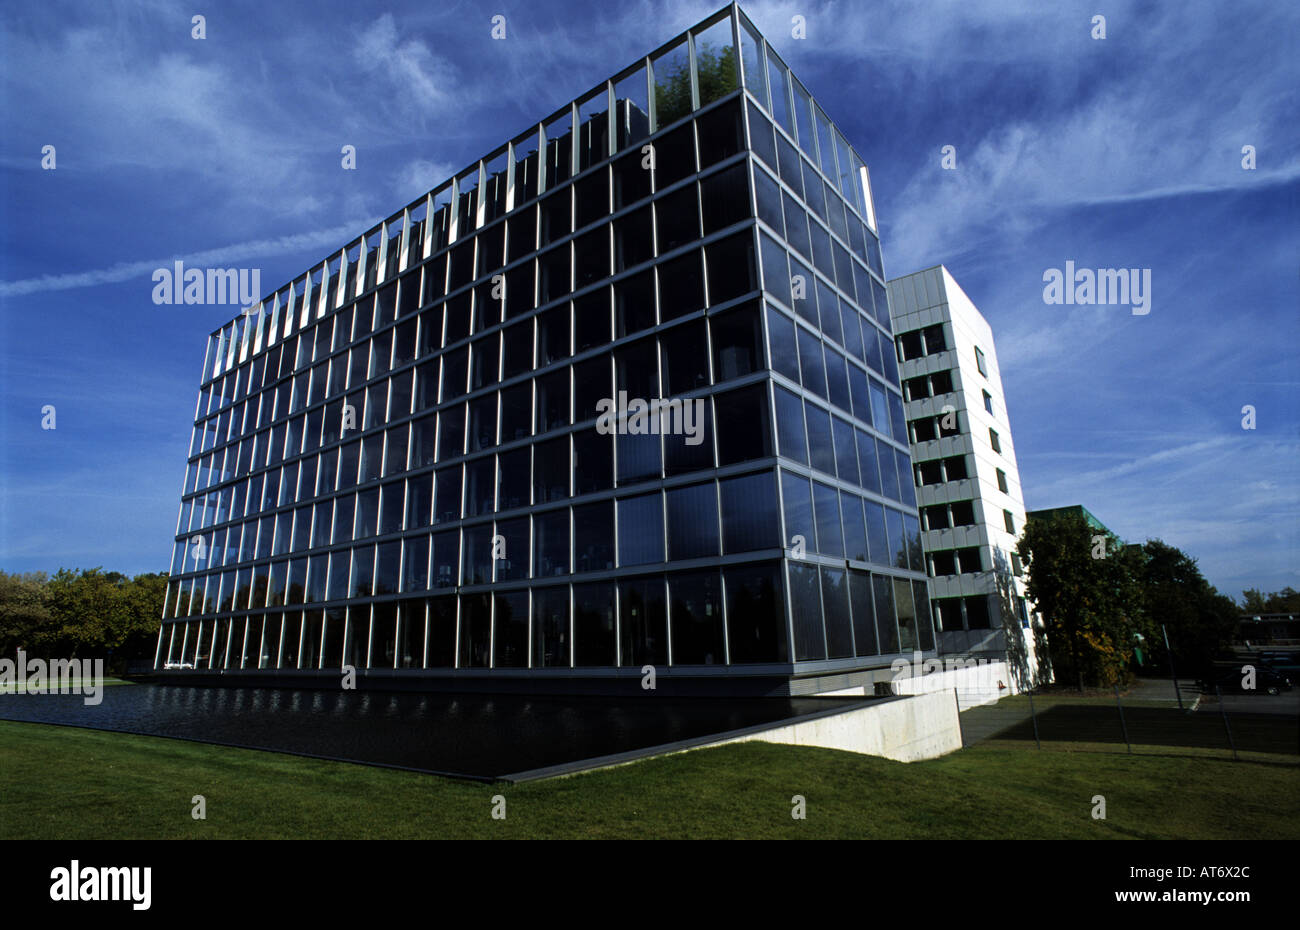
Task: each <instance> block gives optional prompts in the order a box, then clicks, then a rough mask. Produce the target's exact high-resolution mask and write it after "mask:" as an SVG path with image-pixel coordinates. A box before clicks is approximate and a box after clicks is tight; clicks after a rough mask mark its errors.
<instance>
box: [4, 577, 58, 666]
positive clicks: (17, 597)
mask: <svg viewBox="0 0 1300 930" xmlns="http://www.w3.org/2000/svg"><path fill="white" fill-rule="evenodd" d="M45 582H46V577H45V573H44V572H31V573H28V574H22V575H11V574H8V573H7V572H0V654H2V655H13V654H14V653H15V652H16V651H17V650H18V649H19V648H21V647H23V646H24V644H26V643H30V642H33V641H34V640H35V639H37V638H38V637H39V636H41V635H42V632H43V631H44V630H46V629H47V628H48V627H49V626H50V624H51V623H52V622H53V615H52V614H51V613H50V608H49V604H48V602H47V598H46V595H45Z"/></svg>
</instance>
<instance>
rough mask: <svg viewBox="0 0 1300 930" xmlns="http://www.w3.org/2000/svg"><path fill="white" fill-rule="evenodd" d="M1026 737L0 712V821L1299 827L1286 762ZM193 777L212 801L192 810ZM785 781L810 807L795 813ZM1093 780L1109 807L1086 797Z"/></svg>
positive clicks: (969, 829)
mask: <svg viewBox="0 0 1300 930" xmlns="http://www.w3.org/2000/svg"><path fill="white" fill-rule="evenodd" d="M1030 745H1031V746H1032V743H1031V744H1030ZM1023 746H1024V744H1023V743H1020V744H1012V745H1010V746H989V745H982V746H978V747H975V748H972V749H965V750H962V751H960V752H957V753H953V754H951V755H949V756H946V757H944V758H942V759H935V760H931V761H928V762H917V763H912V764H909V765H904V764H902V763H898V762H891V761H889V760H886V759H879V758H875V757H871V756H862V755H857V754H853V753H846V752H839V751H836V750H830V749H817V748H811V747H797V746H778V745H773V744H768V743H760V742H750V743H740V744H734V745H728V746H721V747H717V748H713V749H702V750H696V751H693V752H687V753H680V754H676V755H672V756H664V757H660V758H656V759H649V760H645V761H642V762H638V763H634V764H631V765H625V766H620V767H617V768H613V769H606V770H602V771H597V772H589V773H586V774H582V775H575V776H571V777H568V778H561V779H552V780H548V781H543V782H530V783H526V784H521V785H507V784H504V783H498V784H495V785H482V784H471V783H467V782H460V781H455V780H450V779H444V778H438V777H435V776H430V775H420V774H415V773H411V772H402V771H396V770H391V769H381V768H374V767H370V766H363V765H353V764H349V763H341V762H326V761H321V760H316V759H305V758H300V757H297V756H289V755H282V754H278V753H268V752H258V751H255V750H244V749H231V748H226V747H220V746H208V745H204V744H200V743H189V742H183V741H178V740H168V739H161V738H156V737H148V736H133V735H127V734H120V733H108V732H100V731H95V730H81V729H74V728H68V727H55V726H46V725H43V724H29V723H16V722H8V721H0V755H3V756H4V758H5V759H6V762H5V765H4V766H3V768H0V839H22V838H58V839H106V838H128V837H138V838H168V839H174V838H244V839H263V838H400V839H417V838H529V837H537V838H540V837H556V838H559V837H566V838H639V839H645V838H679V837H680V838H706V837H708V838H727V837H752V838H792V839H793V838H852V839H876V838H931V839H958V838H1017V839H1020V838H1078V839H1087V838H1103V839H1114V838H1140V839H1163V838H1191V839H1228V838H1241V839H1244V838H1252V839H1258V838H1279V839H1281V838H1289V839H1296V838H1300V776H1298V775H1297V770H1296V769H1295V768H1292V767H1289V766H1285V765H1271V764H1260V763H1252V762H1240V763H1233V762H1230V761H1224V760H1220V759H1212V758H1197V757H1168V756H1127V755H1123V754H1118V753H1113V752H1112V753H1108V754H1100V753H1087V752H1036V751H1034V750H1033V749H1025V748H1023ZM199 794H201V795H203V796H204V797H205V799H206V806H207V819H206V820H194V819H192V817H191V814H190V812H191V799H192V797H193V796H194V795H199ZM796 794H797V795H802V796H803V797H804V798H805V799H806V803H807V819H805V820H794V819H792V818H791V816H790V812H791V797H792V796H793V795H796ZM1098 794H1100V795H1104V796H1105V798H1106V806H1107V811H1106V813H1107V819H1105V820H1094V819H1092V816H1091V811H1092V807H1093V802H1092V798H1093V796H1094V795H1098ZM494 795H503V796H504V797H505V798H506V805H507V808H506V812H507V817H506V819H505V820H494V819H492V816H491V811H492V803H493V802H492V798H493V796H494Z"/></svg>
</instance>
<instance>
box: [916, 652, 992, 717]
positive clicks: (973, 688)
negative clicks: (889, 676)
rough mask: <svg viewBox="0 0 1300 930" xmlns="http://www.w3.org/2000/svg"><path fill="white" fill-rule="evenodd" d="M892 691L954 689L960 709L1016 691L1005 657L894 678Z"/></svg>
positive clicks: (948, 691) (925, 691)
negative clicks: (982, 663)
mask: <svg viewBox="0 0 1300 930" xmlns="http://www.w3.org/2000/svg"><path fill="white" fill-rule="evenodd" d="M891 685H892V687H893V690H894V693H895V694H936V693H940V692H943V693H946V694H947V695H949V696H950V697H951V696H952V693H953V691H956V692H957V700H958V701H960V703H961V709H962V710H966V709H967V708H968V707H976V706H979V705H981V704H996V703H997V702H998V700H999V699H1000V698H1004V697H1007V696H1008V695H1012V694H1015V693H1016V684H1015V679H1013V678H1012V676H1011V669H1010V668H1009V667H1008V666H1007V663H1006V662H1004V661H1001V660H999V661H996V662H989V663H987V664H986V665H977V666H975V667H973V668H971V667H967V668H957V669H945V670H944V671H941V672H940V671H935V672H930V673H929V674H926V675H918V676H916V677H904V678H897V679H895V680H894V681H893V682H891Z"/></svg>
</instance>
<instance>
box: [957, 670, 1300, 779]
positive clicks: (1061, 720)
mask: <svg viewBox="0 0 1300 930" xmlns="http://www.w3.org/2000/svg"><path fill="white" fill-rule="evenodd" d="M1162 685H1163V687H1162V688H1160V689H1158V690H1160V691H1163V692H1165V693H1163V694H1161V695H1160V696H1159V697H1153V696H1152V695H1151V691H1152V690H1153V689H1151V688H1149V687H1148V688H1143V687H1134V688H1131V689H1129V690H1127V691H1126V692H1121V691H1120V689H1119V688H1115V689H1113V690H1112V692H1111V693H1106V692H1085V693H1083V694H1078V693H1071V692H1069V691H1065V690H1063V689H1059V688H1052V689H1047V690H1044V689H1039V690H1035V691H1027V692H1022V693H1020V694H1016V695H1013V696H1010V697H1005V698H1002V699H1001V700H999V701H997V702H996V703H980V701H982V700H986V698H984V697H983V696H982V695H971V694H968V693H962V692H960V691H956V690H954V691H953V699H954V700H955V701H956V702H957V706H958V709H959V710H960V711H961V714H960V720H961V728H962V744H963V746H974V745H987V746H1004V747H1006V746H1019V747H1021V748H1036V749H1039V750H1058V751H1060V750H1065V751H1073V752H1118V753H1128V754H1132V755H1188V756H1208V757H1218V758H1229V759H1235V760H1248V761H1272V762H1282V763H1290V764H1300V714H1297V713H1295V712H1294V710H1292V709H1291V708H1292V707H1294V706H1295V703H1294V702H1295V698H1294V697H1292V695H1293V692H1284V693H1283V695H1281V696H1279V697H1269V696H1266V695H1259V696H1253V695H1225V694H1223V693H1221V692H1219V690H1218V689H1217V688H1216V689H1215V690H1214V691H1211V692H1209V693H1202V692H1201V690H1200V688H1198V687H1196V686H1192V685H1188V684H1181V685H1180V686H1178V687H1175V686H1174V685H1173V684H1172V683H1171V682H1167V681H1166V682H1163V683H1162ZM1257 702H1263V703H1257Z"/></svg>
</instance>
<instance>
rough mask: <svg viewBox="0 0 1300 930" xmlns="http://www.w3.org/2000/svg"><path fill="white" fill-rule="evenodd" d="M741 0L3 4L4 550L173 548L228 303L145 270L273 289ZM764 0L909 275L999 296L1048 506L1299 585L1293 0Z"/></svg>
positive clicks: (1010, 370) (61, 553) (0, 283)
mask: <svg viewBox="0 0 1300 930" xmlns="http://www.w3.org/2000/svg"><path fill="white" fill-rule="evenodd" d="M719 5H720V4H718V3H649V2H631V3H619V4H611V3H607V2H605V3H563V4H561V3H553V2H528V3H501V2H492V3H472V2H464V3H450V4H429V3H398V4H391V5H390V4H366V5H364V6H363V5H358V4H346V5H345V4H322V5H318V4H314V3H313V4H290V3H283V4H281V3H277V4H268V3H239V2H232V3H223V4H221V5H220V7H217V6H215V5H213V6H208V7H205V8H203V10H198V12H205V13H206V16H207V38H206V39H204V40H202V41H198V40H194V39H192V38H191V37H190V31H191V24H190V18H191V16H193V15H194V13H195V12H196V9H195V8H194V6H193V4H188V5H178V4H175V3H168V2H161V0H158V2H115V3H102V4H99V3H97V4H87V3H72V4H64V3H47V2H40V3H37V2H24V3H11V4H6V5H5V7H4V8H3V10H2V11H0V76H2V79H3V95H2V96H0V117H2V119H3V124H4V126H5V127H6V132H5V133H4V134H3V136H0V195H2V196H3V213H2V214H0V216H2V217H3V220H2V222H0V232H2V234H3V237H4V247H3V252H2V255H3V258H2V259H0V318H2V320H3V322H2V323H0V327H2V328H0V333H2V334H3V335H2V338H0V569H4V570H6V571H27V570H36V569H41V570H46V571H53V570H55V569H57V568H58V567H60V566H67V567H92V566H95V565H103V566H105V567H106V568H111V569H116V570H120V571H125V572H128V573H134V572H141V571H159V570H163V569H164V568H165V567H166V565H167V563H168V561H169V559H170V552H171V537H172V532H173V527H174V525H175V521H176V511H177V505H178V500H179V487H180V483H181V479H182V476H183V474H184V468H185V462H184V459H185V451H186V449H187V447H188V442H189V433H190V427H191V425H192V421H193V410H194V405H195V397H196V393H197V385H198V379H199V369H200V366H201V363H202V352H203V348H204V340H205V337H206V335H207V333H209V332H210V331H211V330H213V329H215V328H216V327H217V326H218V325H220V324H221V323H223V322H225V321H226V320H228V319H229V318H230V317H231V316H233V313H232V308H230V307H202V306H198V307H196V306H180V307H169V306H163V307H159V306H155V305H154V304H153V303H152V301H151V300H150V294H151V291H152V282H151V280H150V274H151V272H152V270H153V269H154V268H157V267H162V266H170V263H171V262H172V261H173V260H174V259H177V258H181V259H184V260H186V261H187V262H188V263H191V264H194V265H216V266H241V267H258V268H261V273H262V278H261V280H262V290H263V291H264V292H265V291H271V290H274V289H275V288H276V287H278V286H279V285H281V284H282V283H284V282H286V281H288V280H289V279H290V278H291V277H293V276H295V275H296V274H298V273H299V272H301V271H302V270H303V269H305V268H306V267H307V266H308V265H309V264H312V263H319V261H320V260H321V259H322V258H324V257H325V255H326V254H328V253H330V252H332V251H337V249H338V248H339V247H340V246H342V245H343V244H344V243H345V242H347V241H350V240H351V239H352V238H354V237H355V236H356V235H358V234H360V233H362V232H364V231H365V230H367V229H368V228H370V226H371V225H373V224H374V223H375V222H377V221H378V220H380V219H382V218H384V217H386V216H389V215H390V214H392V213H393V212H394V211H396V210H399V209H400V208H401V207H402V206H403V205H404V204H406V203H407V202H408V201H410V200H412V199H414V198H415V197H416V196H418V195H419V194H421V193H423V192H424V191H426V190H427V189H429V188H431V187H432V186H434V185H435V184H437V183H439V182H441V181H442V180H444V179H445V178H446V177H447V176H449V175H450V174H452V173H453V172H455V171H458V170H460V169H461V168H463V167H464V166H465V165H467V164H468V163H469V162H470V161H472V160H474V159H476V158H478V157H480V156H482V155H484V154H486V153H487V152H488V151H489V150H490V149H491V148H493V147H495V146H496V145H498V144H500V143H501V142H503V141H505V140H506V139H507V138H508V137H512V136H514V135H515V134H517V133H518V132H520V131H522V130H523V129H525V128H526V127H527V126H528V125H529V124H530V123H533V122H535V121H537V120H538V119H541V118H542V117H544V116H547V115H549V114H550V112H552V111H553V110H554V109H555V108H556V107H557V106H559V105H562V104H564V103H565V102H567V101H568V100H570V99H572V98H574V97H577V96H578V95H580V94H582V93H583V92H585V91H586V90H588V89H589V88H590V87H591V86H592V85H594V84H595V83H596V82H598V81H600V80H602V79H604V78H605V77H607V76H609V75H611V74H613V73H614V72H615V71H617V70H618V69H620V68H622V67H624V66H626V65H628V64H630V63H631V62H632V61H633V60H635V59H636V58H638V57H640V56H641V55H643V54H645V53H646V52H648V51H650V50H651V49H652V48H654V47H656V46H658V45H659V44H661V43H662V42H664V41H666V40H668V39H670V38H672V37H673V36H674V35H676V34H677V33H678V32H680V31H682V30H684V29H686V28H688V27H689V26H691V25H693V24H694V23H696V22H697V21H699V20H701V19H703V18H705V17H706V16H707V15H708V14H709V13H710V12H712V11H713V10H714V9H716V8H717V6H719ZM742 8H743V9H745V11H746V12H747V13H748V14H749V15H750V16H751V18H752V19H753V20H754V21H755V22H756V23H757V25H758V26H759V28H760V29H761V30H762V31H763V32H764V33H765V35H766V36H767V37H768V39H769V41H771V42H772V43H773V45H774V47H775V48H776V49H777V50H778V51H779V52H780V53H781V55H782V57H783V58H784V59H785V60H786V62H787V64H789V65H790V67H791V68H792V69H793V70H794V71H795V73H796V74H797V75H798V76H799V77H800V78H801V79H802V81H803V82H804V83H805V84H806V85H807V87H808V88H809V90H810V91H811V92H812V93H813V95H814V97H816V98H817V99H818V100H819V101H820V102H821V103H822V105H823V106H824V107H825V109H826V110H827V112H828V113H829V114H830V116H831V118H832V119H833V120H835V121H836V123H837V124H838V125H839V126H840V127H841V129H843V130H844V132H845V133H846V134H847V136H848V137H849V139H850V141H852V143H853V144H854V146H855V147H856V148H857V150H858V151H859V152H860V153H861V154H862V156H863V157H864V158H865V159H866V161H867V163H868V165H869V166H870V168H871V172H872V180H873V184H874V189H875V202H876V209H877V213H878V216H879V219H880V224H881V229H882V241H883V247H884V256H885V265H886V271H887V274H889V275H891V276H896V275H899V274H905V273H908V272H911V271H915V270H917V269H920V268H924V267H928V266H930V265H933V264H937V263H940V262H942V263H944V264H946V265H947V266H948V267H949V268H950V269H951V271H952V272H953V274H954V276H955V277H956V279H957V280H958V281H959V282H960V284H961V285H962V287H963V289H964V290H965V291H966V292H967V293H968V294H969V295H970V297H971V298H972V299H973V300H974V302H975V303H976V305H977V306H979V307H980V309H981V310H982V311H983V313H984V315H985V316H986V317H987V318H988V320H989V322H990V323H991V324H992V326H993V329H994V333H995V335H996V337H997V349H998V355H999V360H1000V364H1001V368H1002V374H1003V379H1004V382H1005V388H1006V394H1007V397H1006V405H1007V409H1008V411H1009V415H1010V419H1011V424H1012V429H1013V433H1014V437H1015V442H1016V447H1017V455H1018V459H1019V466H1020V473H1021V479H1022V483H1023V487H1024V493H1025V500H1026V504H1027V506H1028V507H1029V508H1030V509H1035V508H1040V507H1053V506H1061V505H1066V504H1073V503H1083V504H1084V505H1085V506H1087V507H1088V508H1089V509H1090V510H1091V511H1092V512H1093V513H1095V514H1096V515H1097V516H1098V517H1099V518H1101V519H1102V520H1103V521H1104V522H1105V523H1106V524H1107V525H1109V526H1110V527H1111V528H1112V529H1114V530H1115V531H1116V532H1118V533H1119V534H1120V535H1121V536H1123V537H1124V538H1126V539H1129V540H1135V541H1136V540H1143V539H1146V538H1149V537H1159V538H1162V539H1164V540H1165V541H1166V542H1169V543H1171V544H1173V545H1176V546H1179V547H1180V548H1182V549H1184V550H1186V551H1187V552H1188V553H1189V554H1191V555H1192V556H1194V557H1195V558H1197V559H1198V560H1199V562H1200V565H1201V568H1202V570H1203V571H1204V573H1205V574H1206V576H1207V577H1208V578H1209V580H1210V581H1211V583H1213V584H1215V585H1216V586H1217V587H1219V588H1220V590H1222V591H1224V592H1225V593H1230V594H1232V595H1234V596H1235V595H1239V593H1240V591H1241V590H1242V589H1243V588H1245V587H1260V588H1264V589H1266V590H1275V589H1278V588H1281V587H1283V586H1284V585H1292V586H1294V587H1300V389H1298V388H1300V361H1298V357H1300V356H1298V354H1297V350H1298V349H1300V299H1298V298H1300V280H1298V278H1297V268H1298V263H1297V259H1298V258H1300V249H1298V248H1297V246H1298V245H1300V224H1298V223H1297V217H1298V216H1300V212H1298V210H1297V207H1298V206H1300V204H1298V199H1300V197H1298V192H1300V145H1298V144H1297V143H1298V142H1300V138H1298V137H1300V129H1298V128H1297V123H1296V118H1295V117H1296V113H1297V112H1300V99H1298V97H1300V64H1297V63H1298V62H1300V54H1298V52H1300V47H1298V46H1300V43H1298V42H1297V35H1298V34H1300V30H1298V29H1297V26H1298V25H1300V8H1297V7H1295V6H1294V5H1292V4H1278V3H1271V2H1255V3H1252V2H1238V3H1231V4H1228V3H1220V4H1213V3H1206V2H1170V3H1165V4H1154V3H1116V2H1109V0H1108V2H1105V3H1101V4H1098V3H1096V2H1093V0H1090V2H1088V3H1076V2H1064V3H1059V4H1043V3H1039V2H1033V0H1026V2H1008V0H1002V2H984V0H956V2H951V3H948V2H943V3H915V2H910V0H880V2H871V3H865V2H827V3H812V2H807V3H747V4H742ZM498 13H499V14H503V15H505V17H506V23H507V38H506V39H505V40H504V41H493V40H492V39H491V37H490V30H491V25H492V24H491V18H492V16H493V15H495V14H498ZM1097 13H1102V14H1103V15H1105V16H1106V38H1105V39H1104V40H1096V39H1093V38H1092V37H1091V36H1090V32H1091V31H1092V28H1093V27H1092V22H1091V21H1092V17H1093V16H1094V15H1095V14H1097ZM795 15H801V16H803V17H805V19H806V24H807V25H806V38H803V39H796V38H793V37H792V36H791V17H792V16H795ZM345 144H352V145H355V146H356V147H357V165H358V170H356V171H343V170H341V168H340V155H339V150H340V147H341V146H342V145H345ZM45 145H54V146H55V147H56V152H57V156H56V157H57V168H56V170H54V171H45V170H42V169H41V165H40V160H41V151H42V147H43V146H45ZM945 145H952V146H955V148H956V154H957V168H956V169H955V170H944V169H943V168H942V167H941V165H940V159H941V154H940V152H941V149H942V147H943V146H945ZM1244 145H1252V146H1254V147H1255V150H1256V153H1257V154H1256V159H1257V167H1256V168H1255V170H1251V171H1248V170H1244V169H1243V168H1242V164H1241V162H1242V154H1241V150H1242V146H1244ZM1067 260H1072V261H1074V262H1075V263H1076V265H1077V266H1078V267H1091V268H1101V267H1136V268H1150V269H1151V272H1152V302H1151V312H1150V314H1149V315H1146V316H1134V315H1132V314H1131V313H1130V312H1129V310H1128V309H1127V308H1125V307H1115V306H1099V307H1088V306H1083V307H1080V306H1072V307H1067V306H1051V305H1047V304H1045V303H1044V302H1043V297H1042V294H1043V283H1042V281H1043V273H1044V271H1045V270H1046V269H1049V268H1062V267H1064V264H1065V262H1066V261H1067ZM47 404H52V405H54V406H55V408H56V411H57V414H56V415H57V428H56V429H54V430H42V429H41V419H42V417H41V408H42V407H43V406H44V405H47ZM1247 404H1250V405H1253V406H1254V407H1255V409H1256V412H1257V413H1256V415H1257V428H1256V429H1254V430H1243V429H1242V426H1241V421H1242V413H1241V410H1242V407H1243V406H1244V405H1247Z"/></svg>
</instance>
